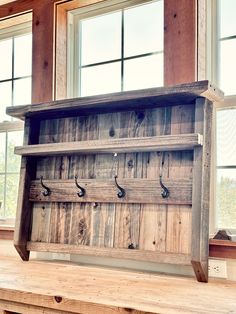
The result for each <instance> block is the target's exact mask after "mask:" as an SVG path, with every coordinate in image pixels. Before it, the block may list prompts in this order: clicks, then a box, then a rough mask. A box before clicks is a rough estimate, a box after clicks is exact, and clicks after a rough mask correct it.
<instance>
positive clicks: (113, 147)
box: [15, 134, 202, 156]
mask: <svg viewBox="0 0 236 314" xmlns="http://www.w3.org/2000/svg"><path fill="white" fill-rule="evenodd" d="M201 145H202V136H201V135H200V134H181V135H164V136H152V137H139V138H138V137H136V138H124V139H121V138H119V139H113V140H110V139H109V140H94V141H93V140H91V141H79V142H63V143H52V144H38V145H26V146H17V147H15V154H17V155H22V156H51V155H70V154H77V153H80V154H91V153H93V154H96V153H128V152H151V151H175V150H190V149H193V148H194V147H195V146H201Z"/></svg>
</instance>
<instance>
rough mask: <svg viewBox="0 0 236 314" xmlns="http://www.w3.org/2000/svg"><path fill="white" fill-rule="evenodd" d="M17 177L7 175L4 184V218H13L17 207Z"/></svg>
mask: <svg viewBox="0 0 236 314" xmlns="http://www.w3.org/2000/svg"><path fill="white" fill-rule="evenodd" d="M18 184H19V175H16V174H8V175H7V184H6V208H5V217H7V218H10V217H15V214H16V206H17V194H18Z"/></svg>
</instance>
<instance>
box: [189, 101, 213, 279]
mask: <svg viewBox="0 0 236 314" xmlns="http://www.w3.org/2000/svg"><path fill="white" fill-rule="evenodd" d="M212 111H213V106H212V103H211V102H210V101H208V100H206V99H204V98H198V99H197V100H196V110H195V121H196V122H195V131H196V132H199V133H202V134H203V147H202V148H200V149H199V148H195V149H194V173H193V196H192V199H193V205H192V265H193V269H194V271H195V274H196V277H197V280H198V281H204V282H207V281H208V255H209V198H210V161H211V132H212V129H211V128H212V127H211V125H212Z"/></svg>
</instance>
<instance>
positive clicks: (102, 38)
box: [80, 12, 121, 65]
mask: <svg viewBox="0 0 236 314" xmlns="http://www.w3.org/2000/svg"><path fill="white" fill-rule="evenodd" d="M80 27H81V33H80V34H81V37H82V39H81V47H82V48H81V64H82V65H85V64H91V63H97V62H101V61H107V60H113V59H118V58H120V57H121V12H115V13H110V14H106V15H102V16H97V17H94V18H90V19H87V20H84V21H81V23H80Z"/></svg>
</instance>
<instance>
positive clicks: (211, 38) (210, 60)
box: [206, 0, 236, 236]
mask: <svg viewBox="0 0 236 314" xmlns="http://www.w3.org/2000/svg"><path fill="white" fill-rule="evenodd" d="M218 13H219V9H218V0H207V36H206V37H207V40H206V46H207V60H206V61H207V62H206V64H207V69H206V78H208V79H209V80H210V81H212V82H213V83H214V84H216V86H217V85H218V81H219V68H218V65H219V62H218V60H219V40H218V38H219V15H218ZM224 109H236V95H230V96H225V97H224V100H223V101H222V102H218V103H216V104H215V105H214V112H213V138H212V144H213V149H212V153H213V156H212V171H211V175H212V179H211V206H210V235H211V236H213V235H214V234H215V233H216V232H217V231H218V227H217V215H216V182H217V162H216V154H217V150H216V130H217V125H216V114H217V111H219V110H224ZM228 230H229V231H231V232H232V233H233V234H235V233H236V230H235V229H228Z"/></svg>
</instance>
